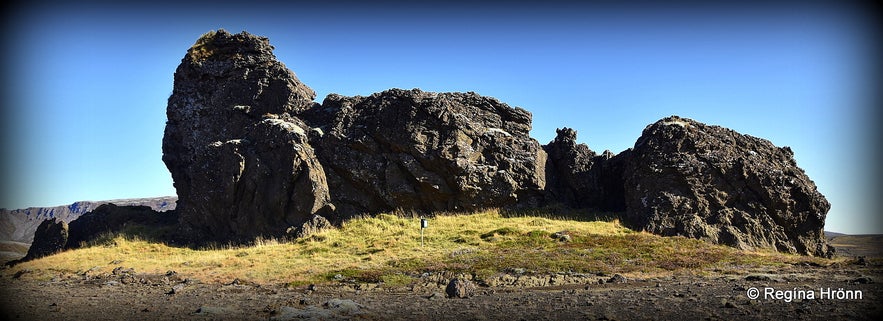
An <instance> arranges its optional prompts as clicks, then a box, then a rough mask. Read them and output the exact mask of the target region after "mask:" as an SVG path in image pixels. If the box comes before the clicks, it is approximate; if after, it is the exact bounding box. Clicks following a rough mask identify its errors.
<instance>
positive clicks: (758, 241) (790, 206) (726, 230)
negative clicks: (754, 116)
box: [623, 116, 833, 257]
mask: <svg viewBox="0 0 883 321" xmlns="http://www.w3.org/2000/svg"><path fill="white" fill-rule="evenodd" d="M623 173H624V175H623V176H624V177H623V179H624V182H625V203H626V206H627V213H626V217H625V221H626V223H627V224H629V225H630V226H631V227H632V228H634V229H637V230H644V231H648V232H651V233H654V234H659V235H683V236H686V237H691V238H698V239H705V240H708V241H711V242H713V243H719V244H726V245H730V246H734V247H737V248H741V249H752V248H773V249H776V250H778V251H780V252H786V253H799V254H806V255H815V256H823V257H830V256H831V255H832V254H833V247H829V246H828V244H827V241H826V239H825V236H824V234H823V228H824V223H825V216H826V215H827V212H828V209H829V208H830V205H829V204H828V201H827V200H826V199H825V197H824V196H823V195H822V194H820V193H819V192H818V190H817V189H816V186H815V184H814V183H813V181H812V180H810V179H809V177H807V175H806V174H805V173H804V172H803V170H802V169H800V168H799V167H797V163H796V162H795V160H794V154H793V153H792V151H791V149H790V148H788V147H781V148H780V147H776V146H774V145H773V144H772V143H771V142H769V141H768V140H765V139H761V138H757V137H752V136H749V135H743V134H740V133H737V132H735V131H733V130H730V129H726V128H722V127H718V126H709V125H706V124H703V123H700V122H697V121H694V120H691V119H687V118H681V117H677V116H672V117H667V118H664V119H661V120H659V121H657V122H656V123H654V124H651V125H649V126H647V128H645V129H644V132H643V134H642V135H641V137H640V138H639V139H638V140H637V142H636V143H635V147H634V149H633V151H632V152H631V157H629V159H628V161H627V162H626V165H625V170H624V172H623Z"/></svg>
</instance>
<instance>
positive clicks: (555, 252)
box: [0, 210, 830, 286]
mask: <svg viewBox="0 0 883 321" xmlns="http://www.w3.org/2000/svg"><path fill="white" fill-rule="evenodd" d="M535 214H536V213H535ZM419 227H420V219H419V218H418V217H414V216H408V215H401V214H400V215H392V214H381V215H377V216H376V217H371V218H368V217H366V218H358V219H354V220H351V221H348V222H345V223H344V224H343V226H341V227H340V228H338V229H329V230H325V231H322V232H319V233H317V234H314V235H312V236H311V237H309V238H306V239H300V240H295V241H290V242H279V241H276V240H266V239H257V240H255V242H254V244H253V245H250V246H229V245H228V246H212V247H209V248H206V249H199V250H197V249H190V248H181V247H172V246H168V245H165V244H163V243H159V242H157V241H150V240H145V239H144V238H139V237H134V236H131V235H133V234H126V233H123V234H118V235H108V236H105V237H102V238H100V239H99V240H97V241H94V242H91V243H90V246H89V247H86V248H81V249H76V250H71V251H66V252H63V253H59V254H56V255H52V256H48V257H45V258H42V259H38V260H35V261H31V262H26V263H22V264H19V265H16V266H15V267H14V268H11V269H6V270H3V271H2V272H0V273H2V274H4V275H13V274H15V273H16V272H18V271H20V270H22V269H29V270H31V271H32V273H28V274H26V276H28V277H33V278H43V279H47V278H50V277H52V276H54V275H56V274H59V273H76V272H78V271H86V270H89V269H93V268H95V267H97V269H96V270H98V271H105V272H109V271H110V270H112V269H113V268H115V267H117V266H124V267H127V268H128V267H131V268H134V269H135V270H136V271H137V272H139V273H165V272H166V271H169V270H174V271H176V272H178V273H179V274H180V275H183V276H185V277H193V278H197V279H200V280H202V281H203V282H219V283H226V282H230V281H232V280H233V279H236V278H239V279H240V280H247V281H251V282H256V283H262V284H290V285H303V284H310V283H324V282H340V281H356V282H383V283H384V284H385V285H387V286H400V285H407V284H409V283H411V282H412V281H414V279H415V278H417V277H419V276H420V275H421V274H422V273H425V272H441V271H447V272H456V273H468V274H472V275H475V276H476V277H478V278H482V277H488V276H491V275H494V274H497V273H502V272H504V271H507V270H512V269H523V270H524V271H528V273H533V274H544V273H556V272H564V271H571V272H580V273H607V274H610V273H626V274H629V273H630V274H659V273H670V272H675V271H682V270H687V269H689V270H696V269H700V270H701V269H716V270H722V269H723V270H726V269H727V267H730V266H739V267H740V269H741V268H744V267H745V266H758V267H759V266H771V265H781V264H789V263H795V262H803V261H813V262H816V263H819V262H821V263H820V264H827V263H828V262H830V261H829V260H823V259H818V258H809V257H802V256H794V255H784V254H779V253H771V252H744V251H739V250H736V249H733V248H729V247H725V246H718V245H712V244H708V243H705V242H703V241H699V240H693V239H686V238H683V237H659V236H655V235H650V234H647V233H640V232H635V231H632V230H629V229H627V228H625V227H623V226H622V225H620V224H619V223H618V222H617V221H593V222H585V221H577V220H572V219H566V218H554V217H543V216H541V215H521V216H515V217H511V216H507V215H502V214H501V213H500V212H499V211H497V210H489V211H483V212H477V213H471V214H449V215H438V216H435V217H433V218H431V219H429V226H428V228H427V229H425V230H424V244H425V245H424V246H421V244H420V228H419ZM559 231H566V232H567V234H568V235H570V236H571V239H570V241H569V242H562V241H559V240H557V239H554V238H552V234H553V233H555V232H559ZM119 261H122V262H119ZM734 270H735V269H734Z"/></svg>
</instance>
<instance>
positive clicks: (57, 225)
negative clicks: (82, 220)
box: [12, 219, 69, 264]
mask: <svg viewBox="0 0 883 321" xmlns="http://www.w3.org/2000/svg"><path fill="white" fill-rule="evenodd" d="M68 231H69V228H68V224H67V223H66V222H64V221H63V220H60V219H51V220H45V221H43V223H40V226H38V227H37V231H36V234H35V235H36V237H35V238H34V243H32V244H31V247H30V248H29V249H28V254H27V255H25V257H24V258H22V259H21V262H24V261H30V260H35V259H39V258H41V257H44V256H48V255H52V254H55V253H58V252H61V251H62V250H64V246H65V244H67V240H68ZM12 264H15V262H13V263H12Z"/></svg>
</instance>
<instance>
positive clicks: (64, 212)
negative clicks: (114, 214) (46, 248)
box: [0, 196, 178, 245]
mask: <svg viewBox="0 0 883 321" xmlns="http://www.w3.org/2000/svg"><path fill="white" fill-rule="evenodd" d="M177 200H178V198H177V197H175V196H165V197H153V198H133V199H119V200H108V201H83V202H76V203H73V204H70V205H62V206H53V207H30V208H25V209H17V210H7V209H0V242H17V243H26V244H28V245H30V243H31V242H32V241H33V240H34V231H36V230H37V226H38V225H40V223H41V222H43V221H44V220H47V219H53V218H57V219H61V220H63V221H65V222H67V223H70V222H71V221H73V220H75V219H77V218H78V217H80V215H83V214H85V213H88V212H89V211H91V210H93V209H95V208H97V207H98V206H100V205H101V204H107V203H112V204H116V205H120V206H128V205H143V206H150V207H151V208H153V209H154V210H156V211H160V212H162V211H168V210H173V209H175V205H176V202H177Z"/></svg>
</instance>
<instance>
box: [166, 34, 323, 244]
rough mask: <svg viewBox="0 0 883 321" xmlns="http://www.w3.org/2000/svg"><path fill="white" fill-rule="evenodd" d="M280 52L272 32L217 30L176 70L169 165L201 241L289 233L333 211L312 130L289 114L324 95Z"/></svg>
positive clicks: (185, 219)
mask: <svg viewBox="0 0 883 321" xmlns="http://www.w3.org/2000/svg"><path fill="white" fill-rule="evenodd" d="M272 50H273V47H272V46H271V45H270V44H269V41H268V40H267V38H263V37H257V36H254V35H251V34H248V33H245V32H243V33H240V34H236V35H233V34H230V33H228V32H226V31H223V30H221V31H218V32H210V33H208V34H206V35H204V36H203V37H202V38H200V39H199V40H198V41H197V42H196V44H194V45H193V47H191V48H190V50H188V51H187V55H186V56H185V57H184V59H183V60H182V61H181V64H180V65H179V66H178V69H177V70H176V71H175V83H174V88H173V91H172V95H171V97H169V103H168V108H167V116H168V122H167V123H166V129H165V136H164V137H163V161H164V162H165V163H166V166H167V167H168V168H169V171H170V172H171V174H172V178H173V180H174V182H175V188H176V189H177V192H178V198H179V200H178V211H179V213H180V216H181V224H182V228H183V229H184V230H185V232H188V233H187V234H190V235H192V236H193V237H194V240H214V241H231V240H232V241H240V240H242V241H245V240H249V239H251V238H253V237H255V236H258V235H269V236H280V235H283V234H284V232H285V231H286V230H287V229H288V228H289V227H292V226H299V225H301V224H302V223H304V222H305V221H307V220H308V219H310V217H312V215H314V214H321V213H323V211H325V212H328V211H330V207H329V206H330V204H329V203H328V200H329V195H328V187H327V185H326V183H325V173H324V171H323V169H322V167H321V166H320V164H319V162H318V160H317V159H316V157H315V154H314V152H313V148H312V147H311V146H310V145H309V144H308V141H307V136H306V133H307V131H309V130H310V128H308V127H307V126H306V125H305V124H304V123H303V122H301V121H300V120H298V119H296V118H294V117H291V116H290V113H296V112H298V111H301V110H303V109H306V108H309V107H311V106H312V105H313V104H314V103H313V99H314V98H315V93H314V92H313V90H312V89H310V88H309V87H307V86H306V85H304V84H302V83H301V82H300V81H299V80H298V79H297V77H296V76H295V75H294V73H292V72H291V71H290V70H288V68H286V67H285V65H283V64H282V63H281V62H279V61H277V60H276V57H275V56H274V55H273V52H272Z"/></svg>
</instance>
